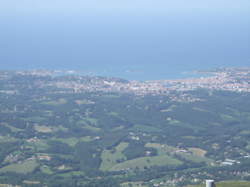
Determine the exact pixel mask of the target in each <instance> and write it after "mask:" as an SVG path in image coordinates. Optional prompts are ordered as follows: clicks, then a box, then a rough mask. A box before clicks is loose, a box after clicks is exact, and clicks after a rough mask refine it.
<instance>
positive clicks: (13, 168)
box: [0, 160, 39, 174]
mask: <svg viewBox="0 0 250 187" xmlns="http://www.w3.org/2000/svg"><path fill="white" fill-rule="evenodd" d="M38 166H39V164H38V163H37V162H36V160H27V161H24V162H23V163H19V164H11V165H8V166H5V167H3V168H1V169H0V173H5V172H15V173H22V174H27V173H31V172H33V171H34V170H35V169H36V168H37V167H38Z"/></svg>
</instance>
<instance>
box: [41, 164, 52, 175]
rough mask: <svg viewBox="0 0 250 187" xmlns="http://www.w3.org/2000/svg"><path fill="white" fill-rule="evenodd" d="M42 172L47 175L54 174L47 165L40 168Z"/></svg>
mask: <svg viewBox="0 0 250 187" xmlns="http://www.w3.org/2000/svg"><path fill="white" fill-rule="evenodd" d="M40 170H41V171H42V172H43V173H45V174H48V175H52V174H53V173H54V172H53V171H52V170H51V169H50V168H49V167H48V166H46V165H44V166H41V167H40Z"/></svg>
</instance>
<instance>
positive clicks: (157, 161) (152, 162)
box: [110, 155, 182, 171]
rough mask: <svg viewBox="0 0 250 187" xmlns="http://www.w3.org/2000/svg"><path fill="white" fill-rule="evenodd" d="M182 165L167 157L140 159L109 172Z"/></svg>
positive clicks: (123, 163) (117, 165) (118, 166)
mask: <svg viewBox="0 0 250 187" xmlns="http://www.w3.org/2000/svg"><path fill="white" fill-rule="evenodd" d="M180 164H182V162H181V161H179V160H177V159H174V158H171V157H169V156H167V155H162V156H153V157H140V158H136V159H133V160H128V161H125V162H122V163H119V164H116V165H115V166H113V167H112V168H111V169H110V171H120V170H126V169H136V168H139V169H140V170H143V169H144V167H151V166H167V165H170V166H173V165H180Z"/></svg>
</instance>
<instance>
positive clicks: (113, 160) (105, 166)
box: [100, 142, 128, 171]
mask: <svg viewBox="0 0 250 187" xmlns="http://www.w3.org/2000/svg"><path fill="white" fill-rule="evenodd" d="M127 147H128V143H126V142H122V143H120V144H119V145H118V146H116V147H115V150H104V151H103V152H102V155H101V158H102V164H101V166H100V170H102V171H107V170H109V169H110V168H112V167H113V166H114V165H116V164H117V163H118V160H126V157H125V155H123V154H122V151H123V150H124V149H126V148H127Z"/></svg>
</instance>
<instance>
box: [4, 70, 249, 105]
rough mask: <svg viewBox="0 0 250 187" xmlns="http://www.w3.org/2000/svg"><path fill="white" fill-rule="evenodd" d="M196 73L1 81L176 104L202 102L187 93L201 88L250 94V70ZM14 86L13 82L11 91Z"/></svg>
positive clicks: (48, 75)
mask: <svg viewBox="0 0 250 187" xmlns="http://www.w3.org/2000/svg"><path fill="white" fill-rule="evenodd" d="M58 72H59V73H58ZM13 74H15V76H14V75H13ZM196 74H200V75H201V76H199V77H198V78H186V79H176V80H152V81H136V80H133V81H127V80H124V79H121V78H108V77H100V76H93V77H90V76H82V75H77V74H76V71H73V70H71V71H66V72H62V71H47V70H33V71H16V72H6V71H2V72H0V80H5V79H10V77H11V76H12V78H13V77H16V76H31V77H36V78H37V80H35V85H34V86H36V87H37V88H39V89H41V88H42V89H46V88H57V89H53V90H51V92H53V93H84V92H113V93H128V94H135V95H138V96H145V95H149V94H150V95H168V96H169V97H170V98H171V99H172V100H174V101H185V102H195V101H199V100H200V99H199V98H195V97H194V96H191V95H190V94H188V93H187V92H188V91H192V90H197V89H208V90H211V91H232V92H242V93H244V92H250V68H223V69H217V70H212V71H203V72H197V73H196ZM59 75H60V76H59ZM62 75H63V76H62ZM11 85H12V83H11V79H10V88H11ZM23 86H24V85H23ZM26 86H28V85H26ZM13 88H14V83H13ZM0 92H2V93H3V92H4V93H9V94H13V93H16V92H15V90H14V89H1V90H0Z"/></svg>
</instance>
